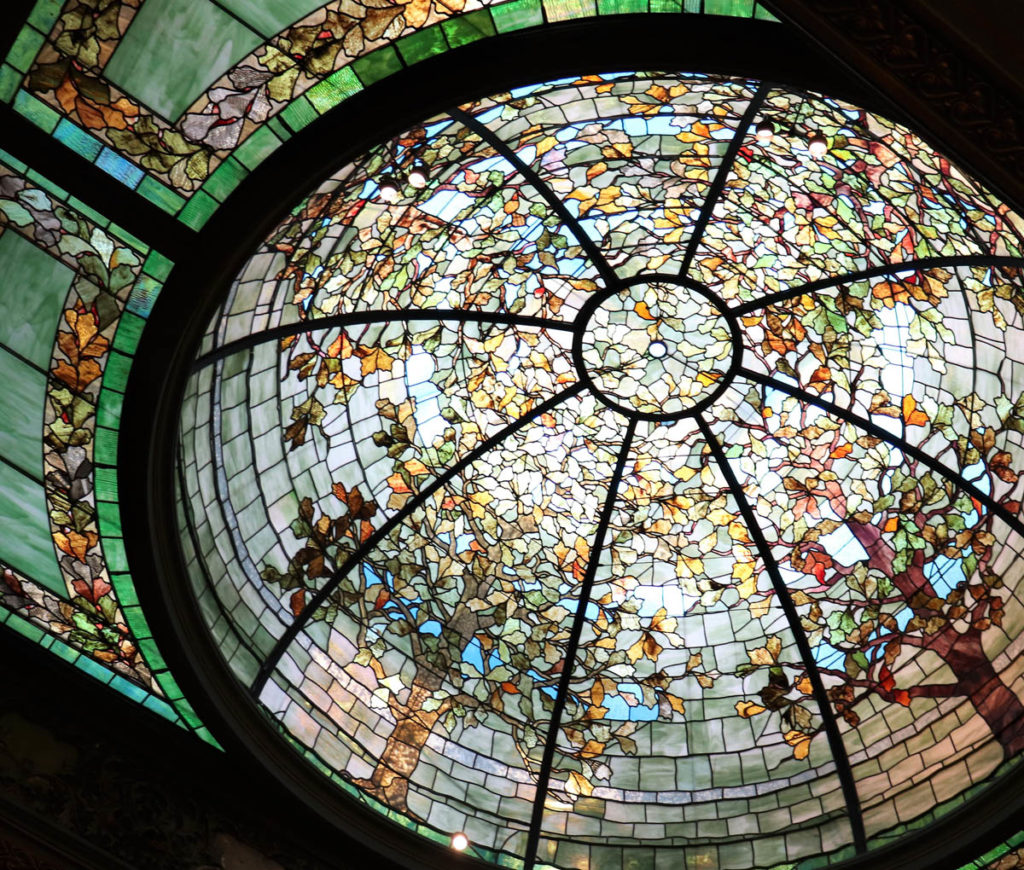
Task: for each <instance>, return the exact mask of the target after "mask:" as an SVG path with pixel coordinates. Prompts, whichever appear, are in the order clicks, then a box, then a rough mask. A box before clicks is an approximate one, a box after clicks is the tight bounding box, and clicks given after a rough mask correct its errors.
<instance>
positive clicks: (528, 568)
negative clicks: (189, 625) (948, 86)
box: [178, 73, 1024, 870]
mask: <svg viewBox="0 0 1024 870" xmlns="http://www.w3.org/2000/svg"><path fill="white" fill-rule="evenodd" d="M768 125H770V129H771V130H773V131H774V133H773V135H771V136H761V137H759V136H758V134H757V130H758V129H759V127H761V128H767V127H768ZM815 137H818V139H821V140H822V141H824V143H825V145H826V148H825V151H824V153H823V154H820V155H817V154H812V153H811V151H810V150H809V149H808V144H807V143H808V142H809V141H811V140H812V139H815ZM815 141H817V140H815ZM424 171H425V172H426V181H425V183H424V184H422V185H421V184H420V182H421V181H423V178H422V177H421V176H420V175H415V173H422V172H424ZM414 175H415V177H414ZM385 179H386V180H387V181H388V185H389V187H388V189H387V190H382V183H383V181H384V180H385ZM413 182H415V183H413ZM1022 266H1024V260H1022V259H1021V223H1020V220H1019V219H1018V217H1017V216H1016V215H1014V214H1013V213H1012V212H1010V211H1009V209H1007V207H1006V206H1004V205H1002V204H1001V203H999V202H998V201H996V200H995V199H994V198H993V197H992V196H991V195H990V194H989V193H988V192H987V191H986V190H985V189H984V188H983V187H982V186H981V185H980V184H978V183H977V182H976V181H974V180H973V179H971V178H968V177H965V176H964V175H962V174H961V173H959V172H958V171H957V170H956V169H955V168H954V167H952V166H951V165H950V164H949V162H948V161H947V160H946V159H945V158H944V157H942V156H941V155H940V154H938V153H936V152H935V151H934V150H933V149H932V148H931V147H930V146H928V145H927V144H926V143H924V142H923V141H921V140H920V139H919V138H918V137H916V136H914V135H913V134H911V133H909V132H908V131H906V130H905V129H903V128H901V127H899V126H898V125H896V124H893V123H891V122H889V121H887V120H885V119H883V118H880V117H878V116H875V115H872V114H869V113H867V112H865V111H863V110H861V109H858V108H856V107H853V106H849V105H846V104H844V103H842V102H840V101H836V100H832V99H827V98H823V97H819V96H814V95H809V94H805V93H801V92H797V91H794V90H791V89H787V88H783V87H778V86H774V85H768V84H763V83H760V82H756V81H748V80H738V79H731V78H722V77H710V76H702V75H677V74H640V73H630V74H616V75H601V76H598V75H593V76H585V77H583V78H581V79H578V80H562V81H556V82H548V83H544V84H540V85H536V86H532V87H526V88H521V89H519V90H516V91H514V92H513V93H504V94H499V95H497V96H494V97H491V98H489V99H483V100H480V101H478V102H475V103H472V104H469V105H465V106H462V107H461V108H459V109H453V110H451V111H450V112H448V113H445V114H443V115H440V116H437V117H434V118H431V119H428V120H426V121H424V123H423V124H422V125H421V126H418V127H415V128H413V129H411V130H409V131H407V132H406V133H404V134H402V135H401V136H398V137H396V138H395V139H393V140H391V141H389V142H386V143H383V144H382V145H380V146H379V147H377V148H375V149H373V150H371V151H370V152H368V153H367V154H365V155H363V156H362V157H360V158H359V159H358V160H355V161H354V162H352V163H350V164H348V165H346V166H345V167H343V168H342V169H341V170H339V171H338V172H337V173H335V174H334V175H333V176H332V177H331V178H329V179H327V180H326V181H325V182H324V183H323V184H322V185H321V186H320V188H319V189H318V190H316V191H315V192H314V193H312V194H310V195H309V196H308V197H307V198H306V199H304V200H303V201H302V202H301V203H300V204H299V205H298V206H297V207H296V208H295V209H293V210H292V212H291V213H290V215H288V216H287V217H286V218H285V219H284V220H283V221H282V222H281V223H280V225H279V226H278V228H277V229H276V230H275V231H274V232H273V234H272V235H271V236H270V237H269V238H268V239H267V240H266V242H265V244H263V245H262V246H261V247H260V248H259V250H257V251H256V252H254V253H253V255H252V257H251V258H250V260H249V261H248V263H247V265H246V266H245V268H244V269H243V270H242V272H241V273H240V274H239V275H238V277H237V279H236V280H235V282H234V283H233V285H232V287H231V289H230V292H229V294H228V296H227V298H226V301H225V302H224V304H223V306H222V309H221V310H220V312H219V313H218V315H217V316H216V317H215V318H214V320H213V321H212V322H211V324H210V327H209V330H208V333H207V336H206V338H205V339H204V342H203V345H202V348H201V349H200V353H199V356H198V359H197V361H196V363H195V367H194V370H193V374H192V376H191V379H190V381H189V386H188V389H187V394H186V398H185V401H184V406H183V409H182V414H181V442H180V455H179V463H178V480H179V495H180V507H181V510H180V514H179V517H180V525H181V528H180V532H181V541H182V546H183V549H184V552H185V554H186V557H187V560H188V563H189V569H190V575H191V580H192V583H193V588H194V590H195V594H196V597H197V600H198V602H199V604H200V607H201V609H202V613H203V615H204V618H205V620H206V622H207V625H208V627H209V630H210V631H211V632H212V633H213V635H214V636H215V637H216V638H217V640H218V643H219V644H220V646H221V648H222V650H223V653H224V656H225V659H226V660H227V662H228V663H229V665H230V667H231V669H232V670H233V672H234V674H235V675H236V676H237V678H238V680H239V682H240V685H242V686H244V687H245V688H246V689H247V690H248V691H249V692H251V694H252V696H253V698H255V699H256V700H257V701H258V703H259V704H260V705H261V707H262V709H263V710H264V711H265V712H266V713H267V715H268V717H269V718H270V719H271V720H272V721H273V722H274V723H275V724H276V725H277V726H278V728H279V730H280V732H281V734H282V736H283V738H284V739H286V740H288V741H290V742H291V743H292V744H293V745H294V746H295V747H296V749H297V750H298V755H302V756H304V757H305V758H306V759H307V760H308V761H309V762H310V763H311V764H313V765H314V766H315V767H316V768H317V769H319V770H320V771H322V772H323V773H324V775H326V776H329V777H331V778H333V779H334V780H335V781H336V783H337V784H338V787H339V788H341V789H342V790H345V791H347V792H348V793H350V794H351V795H352V796H354V797H355V798H357V799H359V800H361V801H363V802H364V803H365V804H366V805H368V806H370V807H372V808H373V809H375V810H378V811H380V812H384V813H387V814H389V815H390V816H391V817H392V818H393V819H395V820H396V821H398V822H399V823H401V824H403V825H405V826H406V827H409V828H412V829H414V830H417V831H419V832H420V833H421V834H423V835H425V836H428V837H431V838H433V839H434V840H435V841H437V842H438V843H441V844H444V845H446V846H447V845H448V844H450V843H456V842H457V843H458V844H459V845H460V846H462V845H463V840H462V839H461V837H462V836H463V835H464V837H465V838H466V840H467V841H468V842H467V843H466V844H465V845H466V849H465V851H466V852H467V853H468V854H471V855H475V856H476V857H478V858H483V859H485V860H490V861H493V862H497V863H500V864H502V865H503V866H511V867H523V866H524V865H525V866H526V867H527V868H532V867H535V866H536V867H541V866H552V867H557V868H564V870H568V868H584V867H585V868H593V870H598V868H620V867H644V868H660V867H682V866H686V867H690V866H707V867H719V868H752V867H766V868H767V867H775V866H780V865H782V866H790V865H791V864H794V863H795V864H798V865H801V866H805V865H806V866H810V865H811V862H814V861H816V860H817V861H818V863H816V864H814V866H820V863H821V859H820V857H819V856H827V858H826V859H825V860H826V861H833V860H839V859H841V858H844V857H849V856H851V855H853V854H855V853H863V852H865V851H868V850H871V849H873V848H875V847H877V846H879V845H881V844H884V843H885V842H888V841H889V840H891V839H892V838H894V837H897V836H899V835H900V834H901V833H903V832H904V831H906V830H908V829H909V826H910V825H912V824H913V825H915V826H916V825H919V824H922V823H925V822H927V821H929V820H933V819H936V818H938V817H940V816H941V814H942V813H944V812H945V811H947V810H948V809H950V808H952V807H955V806H957V805H959V804H960V803H962V801H963V800H964V799H965V798H966V796H968V794H969V792H970V790H971V788H972V787H973V786H975V785H976V784H979V783H982V782H983V781H985V780H986V779H988V778H990V777H993V776H995V775H998V774H999V773H1001V772H1002V771H1003V770H1004V769H1005V768H1006V767H1008V766H1009V765H1010V764H1012V763H1013V762H1014V760H1015V759H1016V758H1017V756H1018V755H1019V753H1020V752H1021V751H1022V750H1024V704H1022V702H1021V698H1022V696H1024V676H1022V673H1024V656H1022V655H1021V652H1022V650H1024V639H1022V637H1021V630H1022V626H1024V603H1022V600H1021V594H1020V593H1021V588H1022V573H1021V567H1020V560H1019V558H1018V553H1019V552H1020V550H1021V547H1022V545H1024V538H1022V533H1024V525H1022V523H1021V520H1020V518H1019V513H1020V499H1021V489H1022V485H1021V483H1020V481H1019V477H1018V474H1019V470H1020V468H1021V467H1022V466H1024V445H1022V433H1024V368H1022V365H1024V328H1022V313H1021V312H1022V311H1024V295H1022V271H1021V268H1022ZM298 755H297V759H298ZM297 763H299V762H298V761H297Z"/></svg>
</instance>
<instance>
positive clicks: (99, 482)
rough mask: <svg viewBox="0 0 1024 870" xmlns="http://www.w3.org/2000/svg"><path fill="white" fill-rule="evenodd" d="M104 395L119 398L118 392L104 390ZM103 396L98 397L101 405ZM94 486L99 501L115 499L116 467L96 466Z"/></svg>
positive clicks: (114, 500)
mask: <svg viewBox="0 0 1024 870" xmlns="http://www.w3.org/2000/svg"><path fill="white" fill-rule="evenodd" d="M105 395H106V396H116V397H118V398H120V396H121V394H120V393H111V392H110V391H106V394H105ZM103 398H104V396H101V398H100V405H101V406H102V405H103ZM93 474H94V475H95V477H94V486H95V488H96V498H97V499H98V500H99V501H113V502H116V501H117V469H116V468H105V467H100V468H96V469H95V470H94V471H93Z"/></svg>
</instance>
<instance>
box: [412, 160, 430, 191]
mask: <svg viewBox="0 0 1024 870" xmlns="http://www.w3.org/2000/svg"><path fill="white" fill-rule="evenodd" d="M409 184H410V185H411V186H412V187H415V188H416V189H417V190H423V188H424V187H426V186H427V164H426V163H424V162H423V161H422V160H417V161H416V162H415V163H413V165H412V169H410V170H409Z"/></svg>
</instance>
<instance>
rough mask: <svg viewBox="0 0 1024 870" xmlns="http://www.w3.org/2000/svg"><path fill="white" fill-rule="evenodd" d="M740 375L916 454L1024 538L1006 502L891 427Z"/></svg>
mask: <svg viewBox="0 0 1024 870" xmlns="http://www.w3.org/2000/svg"><path fill="white" fill-rule="evenodd" d="M739 374H741V375H743V376H744V377H746V378H749V379H750V380H752V381H755V382H757V383H759V384H761V385H762V386H765V387H769V388H770V389H773V390H778V391H779V392H781V393H786V394H787V395H790V396H792V397H793V398H795V399H798V400H799V401H801V402H807V403H808V404H809V405H814V406H815V407H817V408H821V409H822V410H823V411H827V412H828V413H829V414H833V415H835V416H836V417H838V418H839V419H840V420H843V421H844V422H846V423H850V424H851V425H853V426H856V427H857V428H858V429H863V430H864V431H865V432H867V433H868V434H869V435H873V436H874V437H876V438H879V439H881V440H882V441H884V442H885V443H886V444H888V445H889V446H890V447H895V448H896V449H897V450H899V451H901V452H903V453H905V454H907V456H912V457H913V458H914V459H916V460H917V461H918V462H921V463H922V464H924V465H927V466H928V468H930V469H931V470H932V471H934V472H935V473H936V474H939V475H941V476H942V477H944V478H946V479H947V480H949V481H951V482H953V483H955V484H956V485H957V486H958V487H959V488H960V489H961V490H963V491H964V492H966V493H969V494H970V495H971V496H973V497H974V498H976V499H977V500H978V501H979V502H981V503H982V504H983V505H985V507H987V508H988V509H989V510H990V511H992V513H994V514H995V515H996V516H998V517H999V519H1001V520H1002V521H1003V522H1004V523H1006V524H1007V525H1008V526H1009V527H1010V528H1011V529H1013V530H1014V531H1015V532H1016V533H1017V534H1018V535H1020V536H1021V537H1024V523H1022V522H1021V521H1020V519H1018V517H1017V516H1016V515H1015V514H1013V513H1011V512H1010V511H1008V510H1007V509H1006V508H1005V507H1004V506H1003V505H1001V504H1000V503H999V502H997V501H996V500H995V499H994V498H992V496H990V495H989V494H988V493H987V492H985V491H984V490H983V489H981V488H980V487H978V486H977V485H976V484H973V483H971V482H970V481H969V480H967V478H965V477H964V476H963V475H961V474H959V473H958V472H956V471H954V470H953V469H952V468H949V467H948V466H946V465H944V464H943V463H941V462H939V461H938V460H937V459H935V458H934V457H932V456H930V455H929V454H928V453H926V452H925V451H924V450H921V449H920V448H919V447H915V446H914V445H913V444H911V443H909V442H908V441H906V440H905V439H903V438H900V437H899V436H898V435H893V434H892V432H889V431H888V430H887V429H883V428H882V427H881V426H879V425H877V424H876V423H872V422H871V421H870V420H868V419H867V418H865V417H861V416H860V415H859V414H855V413H853V411H849V410H847V409H846V408H843V407H842V406H841V405H837V404H836V403H835V402H830V401H828V400H827V399H821V398H818V397H817V396H814V395H812V394H811V393H808V392H807V391H806V390H804V389H801V388H800V387H794V386H792V385H790V384H787V383H785V382H784V381H780V380H778V379H777V378H773V377H769V376H768V375H762V374H759V373H758V372H755V371H752V370H751V369H748V368H747V367H746V366H740V369H739Z"/></svg>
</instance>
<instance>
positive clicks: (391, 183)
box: [380, 173, 398, 202]
mask: <svg viewBox="0 0 1024 870" xmlns="http://www.w3.org/2000/svg"><path fill="white" fill-rule="evenodd" d="M380 198H381V199H382V200H384V202H394V201H395V200H396V199H398V181H397V180H396V179H395V176H393V175H392V174H391V173H387V174H385V175H383V176H381V179H380Z"/></svg>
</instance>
